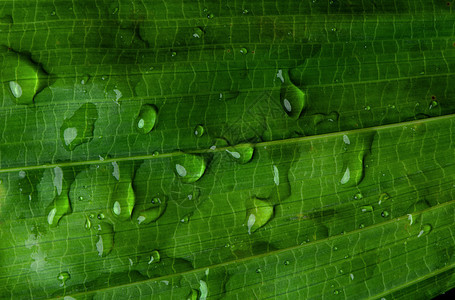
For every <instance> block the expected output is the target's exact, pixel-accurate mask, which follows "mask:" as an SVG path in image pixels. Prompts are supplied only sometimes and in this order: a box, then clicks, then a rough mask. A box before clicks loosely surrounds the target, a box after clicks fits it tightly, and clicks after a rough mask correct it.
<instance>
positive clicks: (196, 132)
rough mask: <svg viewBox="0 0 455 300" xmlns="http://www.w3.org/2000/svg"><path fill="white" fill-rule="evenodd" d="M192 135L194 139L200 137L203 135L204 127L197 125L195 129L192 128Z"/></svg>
mask: <svg viewBox="0 0 455 300" xmlns="http://www.w3.org/2000/svg"><path fill="white" fill-rule="evenodd" d="M194 135H195V136H196V137H201V136H203V135H204V127H203V126H202V125H197V126H196V127H195V128H194Z"/></svg>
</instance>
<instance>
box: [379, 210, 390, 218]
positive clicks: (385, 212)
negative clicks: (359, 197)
mask: <svg viewBox="0 0 455 300" xmlns="http://www.w3.org/2000/svg"><path fill="white" fill-rule="evenodd" d="M388 216H389V212H388V211H386V210H384V211H383V212H382V213H381V217H383V218H387V217H388Z"/></svg>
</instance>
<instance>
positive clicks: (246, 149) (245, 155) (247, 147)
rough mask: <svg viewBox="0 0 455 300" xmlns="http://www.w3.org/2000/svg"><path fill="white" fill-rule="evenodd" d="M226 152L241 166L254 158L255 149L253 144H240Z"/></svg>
mask: <svg viewBox="0 0 455 300" xmlns="http://www.w3.org/2000/svg"><path fill="white" fill-rule="evenodd" d="M226 152H227V153H228V154H229V156H230V157H231V158H233V159H234V160H235V161H236V162H238V163H239V164H246V163H247V162H249V161H250V160H251V159H252V158H253V153H254V147H253V146H252V145H251V144H239V145H236V146H234V147H229V148H227V149H226Z"/></svg>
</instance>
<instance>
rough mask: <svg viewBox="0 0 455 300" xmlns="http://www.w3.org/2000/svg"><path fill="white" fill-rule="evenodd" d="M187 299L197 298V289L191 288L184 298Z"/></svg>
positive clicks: (196, 299) (194, 299) (193, 299)
mask: <svg viewBox="0 0 455 300" xmlns="http://www.w3.org/2000/svg"><path fill="white" fill-rule="evenodd" d="M186 299H187V300H198V299H199V291H198V290H196V289H192V290H191V292H190V294H189V295H188V297H187V298H186Z"/></svg>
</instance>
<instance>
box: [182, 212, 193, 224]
mask: <svg viewBox="0 0 455 300" xmlns="http://www.w3.org/2000/svg"><path fill="white" fill-rule="evenodd" d="M190 217H191V213H189V214H186V215H184V216H183V218H182V219H181V220H180V222H181V223H188V222H189V221H190Z"/></svg>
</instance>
